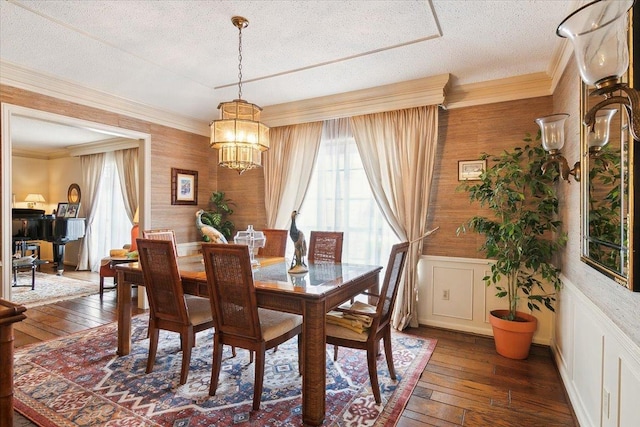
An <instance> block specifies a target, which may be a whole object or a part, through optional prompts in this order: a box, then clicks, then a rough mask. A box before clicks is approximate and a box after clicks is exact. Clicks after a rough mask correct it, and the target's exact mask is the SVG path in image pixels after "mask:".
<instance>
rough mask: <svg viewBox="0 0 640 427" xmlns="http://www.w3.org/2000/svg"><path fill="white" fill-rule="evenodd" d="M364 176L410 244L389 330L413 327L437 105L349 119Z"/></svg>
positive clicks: (436, 134)
mask: <svg viewBox="0 0 640 427" xmlns="http://www.w3.org/2000/svg"><path fill="white" fill-rule="evenodd" d="M351 126H352V131H353V134H354V137H355V140H356V143H357V145H358V150H359V152H360V156H361V158H362V163H363V165H364V168H365V171H366V174H367V178H368V180H369V183H370V185H371V188H372V190H373V193H374V197H375V199H376V201H377V202H378V205H379V207H380V209H381V210H382V212H383V215H384V216H385V218H386V219H387V221H388V222H389V224H390V225H391V227H392V228H393V230H394V231H395V233H396V234H397V235H398V237H399V238H400V239H401V240H404V241H415V242H414V244H412V246H411V248H410V250H409V253H408V258H407V262H406V264H405V274H404V281H403V283H401V285H400V286H401V287H400V289H399V290H398V298H397V300H396V305H395V308H394V312H393V326H394V327H395V328H396V329H399V330H402V329H404V328H405V327H407V326H418V318H417V312H416V310H417V298H418V279H417V265H418V261H419V259H420V255H421V254H422V239H420V237H422V236H424V235H425V233H426V231H427V230H426V224H427V209H428V207H429V195H430V190H431V181H432V177H433V165H434V160H435V153H436V146H437V142H438V107H437V106H425V107H418V108H410V109H406V110H399V111H391V112H385V113H377V114H369V115H364V116H357V117H352V118H351Z"/></svg>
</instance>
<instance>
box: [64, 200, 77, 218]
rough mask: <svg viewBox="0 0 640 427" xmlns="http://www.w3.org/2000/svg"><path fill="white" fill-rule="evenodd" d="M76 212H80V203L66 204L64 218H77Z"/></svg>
mask: <svg viewBox="0 0 640 427" xmlns="http://www.w3.org/2000/svg"><path fill="white" fill-rule="evenodd" d="M78 211H80V203H68V204H67V212H66V213H65V214H64V217H65V218H77V217H78Z"/></svg>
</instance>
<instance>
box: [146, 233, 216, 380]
mask: <svg viewBox="0 0 640 427" xmlns="http://www.w3.org/2000/svg"><path fill="white" fill-rule="evenodd" d="M137 245H138V259H139V262H140V265H141V267H142V273H143V276H144V285H145V288H146V290H147V296H148V299H149V306H150V310H149V338H150V340H149V356H148V358H147V370H146V372H147V373H150V372H151V371H152V370H153V365H154V363H155V359H156V351H157V349H158V337H159V331H160V329H163V330H167V331H173V332H177V333H179V334H180V345H181V347H182V368H181V370H180V384H185V383H186V382H187V375H188V374H189V364H190V360H191V348H192V347H194V345H195V334H196V333H197V332H200V331H204V330H206V329H209V328H212V327H213V324H214V322H213V316H212V314H211V305H210V303H209V299H208V298H202V297H197V296H194V295H185V294H184V292H183V290H182V280H181V279H180V273H179V271H178V263H177V260H176V252H175V248H174V245H173V242H171V241H169V240H158V239H137Z"/></svg>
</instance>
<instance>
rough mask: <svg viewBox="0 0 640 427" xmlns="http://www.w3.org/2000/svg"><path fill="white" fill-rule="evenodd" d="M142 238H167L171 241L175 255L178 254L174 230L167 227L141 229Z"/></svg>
mask: <svg viewBox="0 0 640 427" xmlns="http://www.w3.org/2000/svg"><path fill="white" fill-rule="evenodd" d="M142 238H143V239H151V240H169V241H171V242H172V243H173V249H174V250H175V251H176V255H177V254H178V243H177V241H176V233H175V231H173V230H171V229H169V228H157V229H153V230H143V231H142Z"/></svg>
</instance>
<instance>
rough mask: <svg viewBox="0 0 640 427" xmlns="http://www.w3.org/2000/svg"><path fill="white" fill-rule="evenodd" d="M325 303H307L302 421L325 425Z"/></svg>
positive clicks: (304, 328) (304, 335)
mask: <svg viewBox="0 0 640 427" xmlns="http://www.w3.org/2000/svg"><path fill="white" fill-rule="evenodd" d="M325 312H326V310H325V301H323V300H318V301H306V302H305V306H304V314H303V315H304V322H303V323H302V324H303V332H302V339H303V343H304V346H303V352H304V354H303V357H304V361H305V363H304V374H303V376H302V421H303V422H304V423H305V424H307V425H312V426H319V425H322V422H323V420H324V414H325V387H326V380H327V379H326V350H325V347H326V344H325V342H326V336H325V323H324V317H325Z"/></svg>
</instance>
